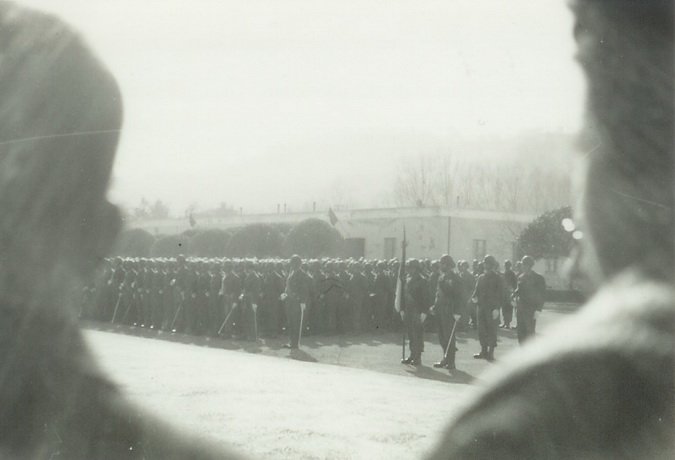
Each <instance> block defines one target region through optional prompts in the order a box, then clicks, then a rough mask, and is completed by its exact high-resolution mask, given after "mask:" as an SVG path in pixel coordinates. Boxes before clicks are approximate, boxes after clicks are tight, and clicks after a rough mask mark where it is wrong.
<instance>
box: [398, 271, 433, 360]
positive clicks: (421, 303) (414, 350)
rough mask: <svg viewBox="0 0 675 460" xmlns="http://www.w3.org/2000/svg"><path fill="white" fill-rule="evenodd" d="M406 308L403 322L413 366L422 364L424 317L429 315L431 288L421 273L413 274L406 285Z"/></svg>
mask: <svg viewBox="0 0 675 460" xmlns="http://www.w3.org/2000/svg"><path fill="white" fill-rule="evenodd" d="M405 296H406V301H405V308H404V312H405V313H404V318H403V322H404V324H405V327H406V332H407V335H408V344H409V347H410V358H408V361H409V362H410V363H411V364H420V363H421V360H422V352H423V351H424V326H423V324H422V315H425V316H426V315H427V314H428V313H429V306H430V305H429V286H428V284H427V280H426V279H425V278H423V277H422V275H420V274H419V273H412V274H411V275H410V276H409V277H408V280H407V281H406V285H405Z"/></svg>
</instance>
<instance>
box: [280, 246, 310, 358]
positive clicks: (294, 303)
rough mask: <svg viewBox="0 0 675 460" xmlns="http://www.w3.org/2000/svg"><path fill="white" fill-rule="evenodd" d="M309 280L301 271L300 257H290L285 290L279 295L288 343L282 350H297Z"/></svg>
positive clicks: (308, 293) (308, 295)
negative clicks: (282, 306) (284, 306)
mask: <svg viewBox="0 0 675 460" xmlns="http://www.w3.org/2000/svg"><path fill="white" fill-rule="evenodd" d="M310 284H311V279H310V277H309V275H307V273H305V272H304V271H303V270H302V260H301V259H300V256H297V255H294V256H292V257H291V260H290V265H289V273H288V278H286V290H285V291H284V293H283V294H281V300H282V301H284V302H285V304H286V325H287V330H288V336H289V343H287V344H286V345H284V348H291V349H295V348H298V345H299V342H300V331H301V329H302V326H303V325H302V324H301V323H302V322H304V313H305V310H306V309H307V303H308V302H309V297H310V287H311V286H310Z"/></svg>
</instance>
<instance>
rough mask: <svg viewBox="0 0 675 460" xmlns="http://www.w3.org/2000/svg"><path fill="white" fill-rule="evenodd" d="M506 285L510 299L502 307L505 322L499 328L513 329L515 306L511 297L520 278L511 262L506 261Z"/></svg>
mask: <svg viewBox="0 0 675 460" xmlns="http://www.w3.org/2000/svg"><path fill="white" fill-rule="evenodd" d="M503 276H504V284H505V285H506V289H507V294H508V297H507V298H506V299H505V300H504V305H502V318H503V319H504V322H503V323H502V324H501V325H500V326H499V327H501V328H504V329H511V321H512V320H513V304H512V303H511V302H512V300H511V297H512V295H513V291H515V290H516V287H517V284H518V278H517V277H516V274H515V273H514V272H513V270H511V261H510V260H505V261H504V275H503Z"/></svg>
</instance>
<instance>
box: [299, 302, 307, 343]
mask: <svg viewBox="0 0 675 460" xmlns="http://www.w3.org/2000/svg"><path fill="white" fill-rule="evenodd" d="M302 305H303V304H300V333H299V334H298V348H300V341H301V340H302V323H303V319H304V317H305V309H304V308H302Z"/></svg>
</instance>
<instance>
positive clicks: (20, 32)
mask: <svg viewBox="0 0 675 460" xmlns="http://www.w3.org/2000/svg"><path fill="white" fill-rule="evenodd" d="M121 123H122V103H121V97H120V91H119V90H118V87H117V84H116V82H115V80H114V78H113V77H112V76H111V75H110V73H109V72H108V71H107V70H106V69H105V68H104V67H103V66H102V65H101V64H100V63H99V61H98V60H97V59H96V58H95V57H94V56H93V54H92V53H91V52H90V51H89V50H88V49H87V47H86V46H85V45H84V43H83V42H82V40H81V39H80V38H79V37H78V36H77V35H76V34H74V33H73V32H72V31H71V30H70V29H69V28H68V27H67V26H65V25H64V24H63V23H62V22H61V21H59V20H58V19H56V18H54V17H52V16H49V15H45V14H41V13H37V12H33V11H29V10H25V9H22V8H19V7H16V6H14V5H12V4H9V3H6V2H2V1H0V216H2V217H1V218H0V260H2V264H0V308H2V321H0V457H2V458H55V457H56V456H58V457H59V458H72V459H80V458H81V459H90V458H163V459H169V458H173V459H178V458H181V459H182V458H222V454H220V455H217V456H216V455H215V454H212V453H210V451H208V450H207V448H206V447H204V446H203V443H199V444H197V443H195V442H194V441H192V440H190V439H188V438H186V437H184V436H182V435H180V434H176V433H174V432H172V431H171V430H170V429H168V428H166V427H164V426H163V424H162V423H161V422H159V421H158V420H155V419H154V418H153V417H152V416H149V415H147V414H146V413H145V412H144V411H143V410H140V409H138V408H136V407H133V406H132V405H131V404H130V403H128V402H127V401H126V400H125V399H124V398H122V397H121V396H120V394H119V392H118V391H117V389H116V387H115V386H114V385H113V384H111V383H109V382H108V381H107V379H106V377H105V376H104V375H103V373H102V372H100V371H99V370H98V368H97V367H96V365H95V364H94V360H93V359H92V357H91V356H90V355H89V353H88V351H87V347H86V345H85V343H84V340H83V338H82V335H81V333H80V331H79V328H78V325H77V322H76V315H75V309H74V308H72V306H73V305H74V304H73V303H72V302H71V299H70V298H69V296H70V295H71V294H72V293H73V292H74V290H76V288H77V287H78V285H80V283H81V281H82V280H83V279H84V278H85V277H87V276H91V273H92V272H93V271H94V268H96V267H97V266H98V265H99V263H100V262H101V261H103V257H104V256H105V255H106V254H107V253H108V251H109V250H110V248H111V246H112V244H113V242H114V240H115V237H116V234H117V233H118V231H119V228H120V218H119V215H118V212H117V210H116V209H115V208H114V207H113V206H112V205H111V204H110V203H109V202H108V201H107V200H106V190H107V187H108V182H109V178H110V172H111V168H112V162H113V157H114V154H115V150H116V147H117V141H118V137H119V130H120V126H121Z"/></svg>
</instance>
